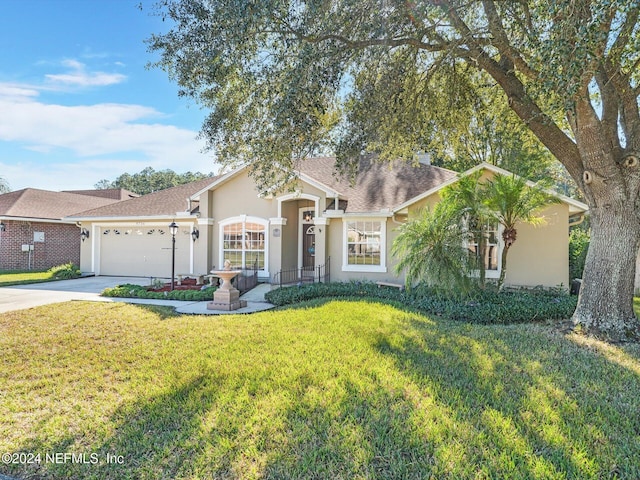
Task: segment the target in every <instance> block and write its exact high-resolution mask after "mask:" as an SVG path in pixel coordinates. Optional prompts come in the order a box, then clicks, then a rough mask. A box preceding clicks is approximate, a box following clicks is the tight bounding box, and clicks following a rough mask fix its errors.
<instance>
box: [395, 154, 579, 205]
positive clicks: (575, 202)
mask: <svg viewBox="0 0 640 480" xmlns="http://www.w3.org/2000/svg"><path fill="white" fill-rule="evenodd" d="M480 170H489V171H490V172H493V173H496V174H499V175H508V176H511V175H515V174H514V173H512V172H510V171H508V170H505V169H504V168H500V167H497V166H495V165H492V164H490V163H487V162H482V163H480V164H478V165H476V166H475V167H472V168H470V169H469V170H466V171H464V172H462V173H460V174H458V175H455V176H454V177H453V178H451V179H449V180H447V181H445V182H443V183H442V184H440V185H437V186H435V187H434V188H431V189H429V190H427V191H426V192H423V193H422V194H420V195H418V196H416V197H415V198H412V199H410V200H408V201H406V202H404V203H403V204H401V205H399V206H398V207H397V208H395V209H394V212H399V211H400V210H403V209H405V208H407V207H408V206H410V205H413V204H414V203H416V202H419V201H420V200H423V199H425V198H427V197H430V196H431V195H433V194H434V193H437V192H439V191H440V190H442V189H443V188H444V187H447V186H449V185H451V184H453V183H455V182H457V181H458V180H459V179H460V178H461V177H466V176H468V175H471V174H473V173H475V172H477V171H480ZM515 176H516V177H518V178H519V176H518V175H515ZM526 182H527V185H529V186H530V187H531V186H534V185H535V182H532V181H531V180H526ZM547 193H549V194H551V195H553V196H554V197H556V198H558V199H560V201H561V202H562V203H565V204H566V205H568V207H569V213H572V214H576V213H583V212H586V211H588V210H589V206H588V205H586V204H585V203H582V202H580V201H578V200H575V199H573V198H570V197H567V196H566V195H562V194H560V193H558V192H556V191H554V190H547Z"/></svg>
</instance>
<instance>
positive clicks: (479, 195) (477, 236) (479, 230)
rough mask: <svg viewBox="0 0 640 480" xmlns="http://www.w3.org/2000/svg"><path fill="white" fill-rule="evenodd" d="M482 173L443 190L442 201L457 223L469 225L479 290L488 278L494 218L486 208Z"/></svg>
mask: <svg viewBox="0 0 640 480" xmlns="http://www.w3.org/2000/svg"><path fill="white" fill-rule="evenodd" d="M481 175H482V171H478V172H475V173H473V174H471V175H466V176H463V177H461V178H460V179H459V180H458V181H457V182H456V183H454V184H452V185H450V186H448V187H446V188H444V189H443V190H442V192H441V197H442V201H443V202H444V203H447V204H449V206H450V208H451V209H452V210H453V215H454V217H455V218H456V220H457V221H458V222H459V223H461V224H463V225H466V228H467V232H468V235H469V238H470V239H471V240H473V242H474V243H475V244H476V245H477V251H476V254H475V258H472V259H471V260H472V262H474V263H475V269H477V270H478V271H479V273H480V275H479V279H480V287H481V288H484V285H485V277H486V265H485V261H484V259H485V255H486V251H487V237H488V231H489V225H490V223H491V222H492V221H493V219H494V216H493V214H492V212H491V210H490V209H489V207H488V206H487V202H488V190H487V185H486V183H484V182H481V181H480V177H481Z"/></svg>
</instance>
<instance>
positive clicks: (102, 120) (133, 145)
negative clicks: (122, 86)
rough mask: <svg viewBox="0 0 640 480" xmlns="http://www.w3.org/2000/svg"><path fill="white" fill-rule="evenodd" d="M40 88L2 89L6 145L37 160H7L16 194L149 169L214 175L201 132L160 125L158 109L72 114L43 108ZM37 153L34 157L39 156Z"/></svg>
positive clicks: (109, 107)
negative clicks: (20, 189)
mask: <svg viewBox="0 0 640 480" xmlns="http://www.w3.org/2000/svg"><path fill="white" fill-rule="evenodd" d="M37 94H38V91H37V87H32V86H21V85H16V84H2V83H0V112H2V115H0V153H1V152H2V142H10V143H11V148H15V147H16V146H19V147H20V148H22V149H23V150H30V151H32V152H34V154H33V156H29V155H28V154H27V155H22V156H21V157H22V158H33V160H29V162H30V163H26V162H27V161H25V163H22V164H18V165H12V164H9V163H8V162H9V159H7V158H6V157H5V158H2V157H3V155H0V162H5V164H4V165H2V163H0V172H2V177H3V178H5V179H7V180H8V181H9V183H10V184H11V187H12V188H13V189H19V188H24V187H27V186H30V187H36V188H45V189H51V190H60V189H75V188H91V187H92V186H93V185H94V184H95V183H96V182H98V181H99V180H101V179H103V178H107V179H110V180H113V179H115V178H116V177H117V176H118V175H120V174H122V173H124V172H125V171H128V172H129V173H136V172H138V171H140V170H142V169H143V168H145V167H147V166H151V167H153V168H154V169H156V170H160V169H166V168H170V169H172V170H174V171H176V172H184V171H187V170H190V171H201V172H210V171H212V170H216V168H217V166H216V164H215V163H214V161H213V159H212V156H211V155H210V154H203V153H202V149H203V147H204V141H202V140H198V139H196V136H197V132H196V131H193V130H189V129H185V128H179V127H177V126H174V125H165V124H161V123H159V120H160V119H162V118H163V117H164V115H163V114H162V113H161V112H158V111H157V110H156V109H154V108H151V107H147V106H143V105H136V104H118V103H98V104H93V105H80V106H67V105H60V104H49V103H44V102H41V101H39V99H38V98H37ZM36 152H37V153H36Z"/></svg>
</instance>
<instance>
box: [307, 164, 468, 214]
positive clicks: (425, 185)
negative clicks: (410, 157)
mask: <svg viewBox="0 0 640 480" xmlns="http://www.w3.org/2000/svg"><path fill="white" fill-rule="evenodd" d="M335 162H336V160H335V158H332V157H318V158H310V159H308V160H305V161H304V162H302V164H301V166H300V173H301V175H306V176H308V177H310V178H312V179H314V180H315V181H317V182H319V183H320V184H323V185H325V186H326V187H327V188H328V189H331V190H332V191H335V192H337V193H338V194H339V197H340V199H341V200H346V206H345V213H374V212H381V211H389V212H390V211H393V210H395V208H396V207H397V206H398V205H401V204H403V203H405V202H407V201H409V200H410V199H412V198H415V197H417V196H419V195H421V194H422V193H424V192H425V191H428V190H430V189H433V188H435V187H437V186H439V185H441V184H443V183H445V182H447V181H449V180H451V179H453V178H455V177H456V175H457V174H456V173H455V172H453V171H451V170H447V169H444V168H440V167H436V166H434V165H425V164H422V163H420V164H418V165H414V164H411V163H408V162H404V161H400V160H398V161H394V162H384V161H376V160H374V159H372V158H371V157H369V158H366V159H363V160H361V161H360V164H359V166H358V173H357V174H356V177H355V179H354V182H353V183H352V182H350V181H349V180H348V179H345V178H341V177H338V176H336V175H335V173H334V172H335Z"/></svg>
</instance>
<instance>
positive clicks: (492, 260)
mask: <svg viewBox="0 0 640 480" xmlns="http://www.w3.org/2000/svg"><path fill="white" fill-rule="evenodd" d="M500 231H501V227H500V225H499V224H498V222H490V223H487V224H486V225H485V228H484V233H485V238H486V242H487V243H486V249H485V253H484V259H483V261H484V268H485V275H486V277H487V278H498V277H499V276H500V258H501V254H502V251H501V249H500V241H499V238H500ZM467 248H468V250H469V255H470V256H471V257H472V258H473V257H475V260H476V262H478V264H479V263H480V258H479V257H480V254H481V253H480V251H479V249H478V243H477V242H476V239H475V238H474V236H473V234H472V232H469V240H468V242H467Z"/></svg>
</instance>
